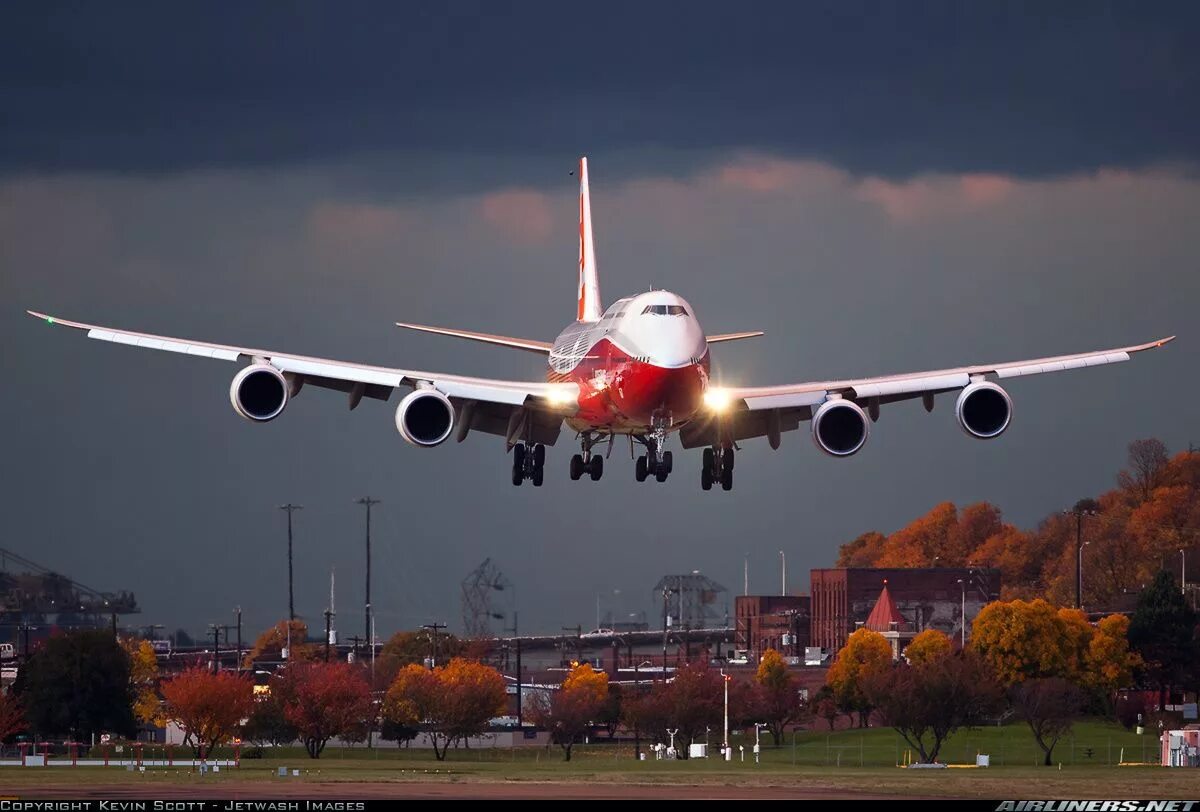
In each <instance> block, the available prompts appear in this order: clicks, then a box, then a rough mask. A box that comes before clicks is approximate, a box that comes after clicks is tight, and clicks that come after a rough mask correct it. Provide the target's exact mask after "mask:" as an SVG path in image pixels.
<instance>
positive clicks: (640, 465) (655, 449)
mask: <svg viewBox="0 0 1200 812" xmlns="http://www.w3.org/2000/svg"><path fill="white" fill-rule="evenodd" d="M642 442H643V443H644V444H645V446H646V453H645V454H643V455H642V456H640V457H638V458H637V464H636V466H635V467H634V470H633V474H634V477H635V478H636V479H637V481H638V482H645V481H646V477H649V476H653V477H654V479H655V480H656V481H658V482H666V481H667V477H668V476H669V475H670V474H671V471H672V470H673V469H674V468H675V457H674V455H673V454H672V453H671V452H670V451H663V450H662V445H661V441H660V440H659V439H657V438H655V437H647V438H646V439H644V440H643V441H642Z"/></svg>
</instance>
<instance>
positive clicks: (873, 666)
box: [825, 628, 892, 727]
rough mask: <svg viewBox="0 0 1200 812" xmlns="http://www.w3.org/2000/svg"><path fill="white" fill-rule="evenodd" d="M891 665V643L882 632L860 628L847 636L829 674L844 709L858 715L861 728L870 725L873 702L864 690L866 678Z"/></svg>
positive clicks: (837, 698) (828, 679)
mask: <svg viewBox="0 0 1200 812" xmlns="http://www.w3.org/2000/svg"><path fill="white" fill-rule="evenodd" d="M891 665H892V645H891V643H889V642H888V641H887V639H886V638H885V637H884V636H883V635H882V634H880V633H879V632H874V631H871V630H870V629H867V628H860V629H856V630H855V631H854V633H853V634H851V635H850V637H848V638H847V639H846V645H844V646H842V649H841V651H839V652H838V653H837V659H835V660H834V662H833V665H832V666H830V668H829V673H828V674H826V675H825V682H826V684H828V685H829V687H830V689H832V691H833V695H834V698H835V699H836V701H837V703H838V706H839V707H840V708H841V710H843V711H845V712H846V713H857V714H858V726H859V727H866V726H867V718H868V717H869V716H870V715H871V702H870V700H869V699H868V698H867V696H866V694H865V693H864V692H863V686H864V684H865V681H866V680H867V679H868V678H869V677H871V676H873V675H875V674H878V673H881V672H883V671H886V670H887V669H889V668H891Z"/></svg>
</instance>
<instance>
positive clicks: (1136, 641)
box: [1129, 570, 1200, 710]
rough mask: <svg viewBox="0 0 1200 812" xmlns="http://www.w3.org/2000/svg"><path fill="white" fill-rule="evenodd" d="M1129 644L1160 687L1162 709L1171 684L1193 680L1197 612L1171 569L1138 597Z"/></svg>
mask: <svg viewBox="0 0 1200 812" xmlns="http://www.w3.org/2000/svg"><path fill="white" fill-rule="evenodd" d="M1129 645H1130V647H1131V648H1132V649H1133V650H1134V651H1135V652H1136V653H1137V654H1139V655H1140V656H1141V658H1142V660H1143V661H1144V662H1145V667H1144V673H1145V676H1146V679H1147V681H1149V682H1150V683H1151V684H1152V685H1154V686H1156V687H1157V688H1158V695H1159V699H1158V702H1159V710H1162V709H1163V707H1164V706H1165V704H1166V694H1167V689H1168V688H1169V687H1170V686H1172V685H1180V684H1183V683H1185V682H1188V681H1189V680H1193V679H1194V677H1195V673H1196V668H1197V665H1198V659H1200V648H1198V646H1197V642H1196V612H1195V611H1193V610H1192V608H1191V607H1190V606H1188V604H1187V601H1186V600H1184V597H1183V595H1182V594H1181V592H1180V589H1179V585H1178V584H1176V582H1175V577H1174V576H1173V575H1172V574H1171V573H1170V572H1167V571H1165V570H1164V571H1162V572H1160V573H1158V575H1157V576H1156V577H1155V578H1154V580H1153V581H1152V582H1151V583H1150V585H1149V586H1148V587H1146V588H1145V589H1144V590H1142V594H1141V595H1140V596H1139V597H1138V603H1137V608H1136V609H1135V610H1134V613H1133V618H1132V619H1131V621H1130V623H1129Z"/></svg>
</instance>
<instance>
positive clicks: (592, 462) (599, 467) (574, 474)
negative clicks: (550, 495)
mask: <svg viewBox="0 0 1200 812" xmlns="http://www.w3.org/2000/svg"><path fill="white" fill-rule="evenodd" d="M597 440H598V438H596V437H594V436H592V435H591V434H590V433H589V434H584V435H583V440H582V442H583V453H582V454H576V455H574V456H573V457H571V480H572V481H577V480H580V479H582V478H583V475H584V474H587V475H588V476H589V477H591V479H592V482H599V481H600V477H602V476H604V457H601V456H600V455H599V454H594V453H592V447H593V446H595V445H596V442H597ZM608 441H609V442H610V443H611V442H612V438H611V437H610V438H609V440H608Z"/></svg>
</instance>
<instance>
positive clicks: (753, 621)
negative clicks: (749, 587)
mask: <svg viewBox="0 0 1200 812" xmlns="http://www.w3.org/2000/svg"><path fill="white" fill-rule="evenodd" d="M810 603H811V602H810V600H809V597H808V596H807V595H738V596H737V597H736V598H735V599H734V617H735V623H736V626H735V630H736V633H735V635H734V640H735V646H736V648H738V649H744V650H746V651H748V652H749V653H750V662H752V663H756V662H758V659H759V658H760V657H761V656H762V654H763V652H764V651H766V650H767V649H769V648H773V649H775V650H776V651H778V652H779V653H780V654H783V655H784V656H789V657H803V656H804V648H805V646H808V645H810V643H809V606H810Z"/></svg>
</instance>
